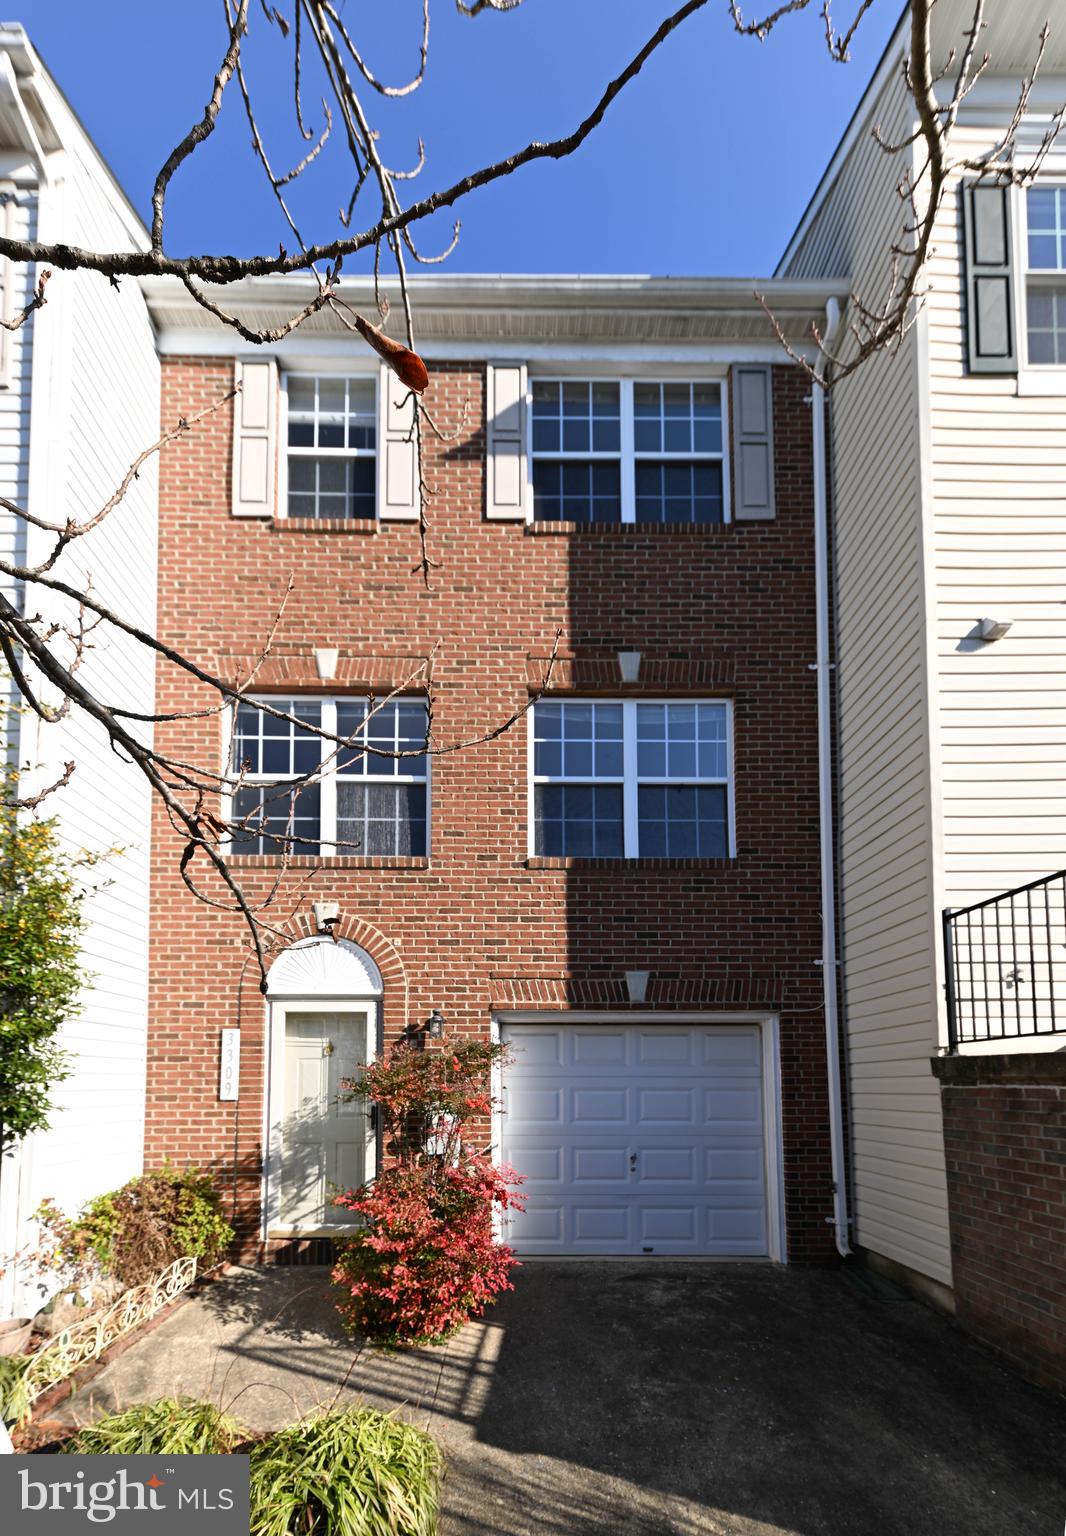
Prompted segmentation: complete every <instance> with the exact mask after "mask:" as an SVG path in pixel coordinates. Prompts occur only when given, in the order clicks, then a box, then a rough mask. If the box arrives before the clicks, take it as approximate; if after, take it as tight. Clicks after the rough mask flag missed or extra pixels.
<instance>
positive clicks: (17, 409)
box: [0, 187, 37, 734]
mask: <svg viewBox="0 0 1066 1536" xmlns="http://www.w3.org/2000/svg"><path fill="white" fill-rule="evenodd" d="M15 206H16V208H17V209H18V212H17V214H16V217H15V234H16V237H17V238H21V239H31V238H32V237H33V236H34V235H35V234H36V226H37V197H36V192H35V191H34V190H33V189H32V188H28V187H21V188H20V189H19V191H18V193H17V199H16V204H15ZM12 282H13V283H14V285H15V288H14V293H13V295H12V301H11V309H12V311H14V312H17V311H18V310H19V309H21V308H22V306H23V305H24V304H25V303H26V300H27V299H28V297H29V291H30V271H29V268H27V267H13V268H12ZM7 346H8V347H9V348H10V351H11V365H10V370H9V373H8V384H7V388H6V389H0V496H3V497H4V498H5V500H7V501H13V502H15V503H16V505H19V506H25V504H26V494H27V484H28V478H29V448H30V375H31V370H32V366H33V317H31V318H30V320H29V321H27V323H26V324H25V325H24V326H22V327H21V328H20V329H19V330H17V331H13V332H11V334H10V336H9V337H8V339H7ZM25 543H26V541H25V525H24V524H23V523H22V522H20V521H19V519H18V518H16V517H15V516H13V514H12V513H10V512H8V511H6V510H3V509H0V558H3V559H4V560H5V561H15V562H17V561H18V560H20V559H21V558H22V556H23V554H24V553H25ZM0 590H2V591H3V592H4V595H5V596H7V597H13V596H14V589H13V583H12V582H11V581H10V580H9V578H7V577H6V576H5V577H0ZM9 734H10V733H9Z"/></svg>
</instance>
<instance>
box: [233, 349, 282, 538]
mask: <svg viewBox="0 0 1066 1536" xmlns="http://www.w3.org/2000/svg"><path fill="white" fill-rule="evenodd" d="M236 382H237V384H238V385H240V393H239V394H237V395H236V396H235V398H234V401H233V515H234V517H273V516H274V510H275V504H276V501H277V459H278V365H277V362H276V361H275V359H274V358H272V357H267V358H258V357H257V358H238V359H237V365H236Z"/></svg>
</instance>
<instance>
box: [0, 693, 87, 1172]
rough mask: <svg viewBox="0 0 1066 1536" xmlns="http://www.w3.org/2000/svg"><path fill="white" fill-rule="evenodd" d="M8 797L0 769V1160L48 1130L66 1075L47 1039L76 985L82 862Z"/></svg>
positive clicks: (7, 774) (8, 775) (13, 790)
mask: <svg viewBox="0 0 1066 1536" xmlns="http://www.w3.org/2000/svg"><path fill="white" fill-rule="evenodd" d="M4 725H6V722H5V721H3V720H0V729H2V728H3V726H4ZM4 750H6V742H5V741H4V740H3V737H2V736H0V752H2V751H4ZM17 793H18V780H17V775H15V774H14V773H13V772H12V771H10V770H4V769H3V768H2V767H0V1154H2V1153H3V1152H6V1151H7V1150H8V1148H9V1147H10V1146H12V1145H13V1144H14V1143H15V1142H17V1141H19V1140H21V1138H22V1137H23V1136H28V1135H29V1133H30V1132H31V1131H37V1130H42V1129H43V1128H44V1127H45V1126H47V1124H48V1117H49V1115H50V1114H51V1111H52V1090H53V1088H54V1086H55V1084H56V1083H57V1082H61V1081H62V1080H63V1078H65V1077H66V1076H68V1074H69V1072H70V1065H69V1061H68V1058H67V1056H66V1055H65V1054H64V1052H63V1051H61V1050H60V1048H59V1046H58V1045H57V1044H56V1036H57V1034H58V1032H59V1030H60V1028H61V1027H62V1025H63V1024H64V1023H66V1021H67V1020H68V1019H69V1018H70V1015H71V1013H72V1011H73V1009H74V1007H75V1005H76V1003H77V999H78V993H79V992H80V991H81V988H82V985H83V983H84V980H85V973H84V971H83V969H82V967H81V964H80V946H81V936H82V932H83V930H84V927H85V916H84V913H83V911H82V898H83V891H82V889H81V886H80V884H79V880H78V864H79V862H82V863H84V862H86V861H85V860H82V861H78V860H76V859H72V858H70V857H69V856H68V855H67V854H66V853H65V852H64V851H63V846H62V844H61V843H60V841H59V838H58V836H57V835H56V830H55V823H54V822H53V821H48V820H37V819H35V818H33V817H27V816H26V815H25V813H24V812H22V811H21V810H20V809H19V806H18V801H17Z"/></svg>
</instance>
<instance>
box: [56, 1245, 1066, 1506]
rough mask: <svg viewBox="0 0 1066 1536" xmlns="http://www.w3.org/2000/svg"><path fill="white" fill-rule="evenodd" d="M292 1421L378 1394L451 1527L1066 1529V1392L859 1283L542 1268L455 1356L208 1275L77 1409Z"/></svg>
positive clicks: (525, 1272) (856, 1279) (830, 1276)
mask: <svg viewBox="0 0 1066 1536" xmlns="http://www.w3.org/2000/svg"><path fill="white" fill-rule="evenodd" d="M174 1391H180V1392H189V1393H193V1394H196V1395H209V1396H212V1397H214V1398H216V1399H217V1400H220V1401H222V1402H223V1403H224V1404H226V1405H227V1406H228V1405H231V1404H232V1407H233V1411H234V1412H235V1413H237V1414H238V1415H239V1416H240V1417H241V1418H242V1419H244V1421H245V1422H246V1423H248V1424H249V1425H250V1426H251V1427H253V1428H256V1429H268V1428H272V1427H274V1426H276V1425H278V1424H282V1423H286V1422H289V1421H290V1420H291V1419H292V1418H294V1417H295V1416H296V1415H297V1414H299V1413H300V1412H303V1411H306V1409H308V1408H310V1407H312V1406H313V1405H314V1404H315V1403H318V1402H328V1401H331V1400H333V1399H340V1400H349V1399H362V1400H365V1401H368V1402H372V1403H375V1404H377V1405H379V1406H383V1407H390V1408H396V1409H398V1410H399V1411H400V1412H401V1413H403V1414H405V1415H406V1416H408V1417H410V1418H411V1419H412V1420H413V1421H414V1422H416V1423H419V1424H422V1425H424V1426H426V1427H428V1428H429V1429H430V1430H431V1432H432V1433H433V1434H434V1435H436V1436H437V1438H438V1439H439V1440H440V1442H441V1443H442V1445H443V1447H444V1450H445V1453H446V1455H447V1459H448V1476H447V1481H446V1485H445V1500H444V1502H445V1517H444V1526H443V1529H444V1533H445V1536H638V1533H639V1536H668V1533H669V1536H725V1533H728V1536H881V1533H884V1536H1061V1533H1062V1531H1063V1527H1064V1524H1066V1403H1064V1402H1062V1401H1061V1400H1059V1399H1057V1398H1052V1397H1049V1396H1047V1395H1046V1394H1044V1393H1042V1392H1040V1391H1038V1390H1037V1389H1036V1388H1033V1387H1029V1386H1028V1385H1026V1384H1025V1383H1024V1382H1022V1381H1020V1380H1019V1379H1018V1378H1017V1377H1016V1376H1014V1375H1012V1374H1011V1373H1009V1372H1008V1371H1006V1370H1005V1369H1004V1368H1002V1367H1001V1366H1000V1365H999V1364H998V1362H997V1361H996V1360H995V1359H994V1358H993V1357H992V1356H991V1355H989V1354H987V1353H986V1352H985V1351H984V1350H983V1349H981V1348H980V1347H979V1346H977V1345H975V1344H972V1343H971V1342H970V1341H968V1340H967V1339H966V1338H965V1337H964V1336H963V1335H962V1334H960V1333H959V1332H958V1331H957V1330H956V1329H955V1328H954V1327H953V1326H952V1324H951V1323H950V1322H948V1321H947V1320H945V1319H944V1318H942V1317H940V1316H938V1315H937V1314H935V1313H933V1312H931V1311H929V1310H928V1309H926V1308H925V1307H923V1306H921V1305H919V1304H918V1303H916V1302H913V1301H911V1300H910V1299H909V1298H908V1297H906V1296H905V1295H904V1294H903V1293H902V1292H899V1291H897V1290H896V1289H895V1288H894V1287H892V1286H889V1285H888V1284H887V1283H884V1282H881V1281H878V1280H876V1279H873V1278H872V1277H868V1276H865V1275H864V1274H863V1273H862V1272H861V1271H858V1272H849V1271H844V1272H837V1273H830V1272H822V1271H809V1270H807V1271H805V1270H785V1269H779V1268H776V1267H771V1266H769V1265H755V1264H692V1263H684V1262H679V1263H669V1264H667V1263H663V1262H651V1263H604V1262H580V1263H569V1264H547V1263H543V1264H542V1263H538V1264H529V1265H527V1266H526V1267H525V1268H523V1269H522V1270H521V1271H520V1272H519V1277H518V1281H517V1289H516V1291H515V1292H514V1293H513V1294H511V1295H509V1296H506V1297H505V1298H504V1299H503V1300H502V1301H501V1302H500V1304H499V1305H498V1306H497V1307H496V1308H495V1310H494V1311H493V1312H492V1313H491V1314H490V1316H489V1318H488V1319H487V1320H486V1321H485V1322H483V1323H479V1324H473V1325H471V1326H470V1327H468V1328H467V1329H465V1330H464V1332H463V1333H462V1334H461V1335H460V1336H459V1337H458V1338H457V1339H455V1340H453V1341H452V1342H451V1344H449V1345H448V1347H447V1348H446V1349H440V1350H420V1351H412V1352H407V1353H403V1354H400V1355H393V1356H383V1355H380V1354H377V1353H375V1352H373V1351H370V1350H362V1351H360V1350H357V1349H355V1348H353V1346H352V1345H351V1344H350V1343H348V1342H347V1341H346V1339H345V1337H344V1334H343V1332H342V1331H341V1329H340V1328H339V1326H338V1325H337V1322H336V1320H335V1316H334V1314H333V1312H332V1308H331V1305H330V1302H329V1299H328V1295H327V1283H326V1274H325V1272H324V1271H322V1270H313V1269H271V1270H260V1271H243V1272H240V1273H238V1274H235V1275H234V1276H232V1277H231V1278H229V1279H227V1280H225V1281H223V1282H220V1283H219V1284H217V1285H214V1286H212V1287H210V1288H208V1289H207V1290H205V1291H204V1292H203V1293H202V1294H201V1295H200V1296H199V1297H197V1298H196V1299H195V1300H194V1301H193V1302H191V1303H190V1304H189V1305H187V1306H185V1307H183V1308H181V1309H180V1310H179V1311H178V1312H176V1313H175V1314H174V1315H173V1316H172V1317H170V1318H169V1319H168V1320H167V1321H166V1322H165V1323H164V1324H163V1325H162V1326H161V1327H160V1328H158V1329H157V1330H156V1331H155V1332H153V1333H151V1334H149V1335H147V1336H146V1337H145V1338H143V1339H142V1340H140V1341H139V1342H138V1343H137V1344H135V1345H134V1346H133V1347H132V1348H130V1349H129V1350H127V1352H126V1353H125V1354H124V1355H122V1356H121V1357H120V1358H119V1359H118V1360H116V1361H115V1362H114V1363H113V1364H112V1365H110V1366H108V1367H107V1368H106V1369H105V1370H104V1371H103V1372H102V1373H101V1375H100V1376H98V1377H97V1378H96V1379H95V1381H93V1382H92V1383H91V1384H90V1385H89V1386H88V1387H86V1388H84V1389H83V1391H82V1392H81V1393H80V1394H79V1395H78V1396H76V1397H75V1398H73V1399H72V1400H71V1401H70V1402H69V1403H67V1404H65V1405H64V1407H63V1409H62V1410H53V1413H52V1416H53V1417H59V1418H62V1419H64V1420H66V1421H67V1422H70V1421H71V1420H80V1419H84V1418H86V1417H88V1416H91V1415H92V1414H93V1413H94V1412H99V1411H101V1410H102V1409H104V1408H109V1407H112V1406H115V1405H122V1406H126V1405H128V1404H129V1403H131V1402H138V1401H143V1400H144V1399H145V1398H147V1397H150V1396H153V1395H159V1394H161V1393H163V1392H174Z"/></svg>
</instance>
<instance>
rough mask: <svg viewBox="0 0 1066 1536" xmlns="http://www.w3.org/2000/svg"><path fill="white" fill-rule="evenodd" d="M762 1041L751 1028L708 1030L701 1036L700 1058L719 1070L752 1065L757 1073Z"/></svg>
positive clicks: (708, 1065) (706, 1064)
mask: <svg viewBox="0 0 1066 1536" xmlns="http://www.w3.org/2000/svg"><path fill="white" fill-rule="evenodd" d="M760 1045H761V1042H760V1040H759V1036H758V1034H757V1033H756V1032H755V1031H754V1030H751V1029H746V1028H745V1029H720V1030H715V1031H713V1032H711V1031H709V1030H707V1031H705V1032H704V1033H703V1034H702V1035H701V1036H700V1047H701V1049H700V1059H701V1061H702V1062H703V1064H704V1066H706V1067H713V1068H714V1069H715V1070H716V1071H717V1072H723V1071H727V1070H729V1068H731V1067H745V1066H747V1067H751V1068H753V1069H754V1071H755V1072H756V1073H757V1072H758V1071H759V1069H760V1066H761V1059H760V1058H761V1054H762V1053H761V1049H760Z"/></svg>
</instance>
